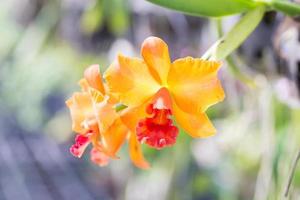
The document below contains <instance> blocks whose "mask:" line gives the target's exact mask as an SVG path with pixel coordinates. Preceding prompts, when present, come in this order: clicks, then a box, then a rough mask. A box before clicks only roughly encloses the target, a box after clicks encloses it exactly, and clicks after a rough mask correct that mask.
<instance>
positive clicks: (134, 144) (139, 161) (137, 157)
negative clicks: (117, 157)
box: [129, 133, 150, 169]
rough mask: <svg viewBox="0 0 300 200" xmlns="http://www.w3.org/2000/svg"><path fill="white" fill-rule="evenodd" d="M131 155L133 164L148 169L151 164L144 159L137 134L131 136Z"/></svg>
mask: <svg viewBox="0 0 300 200" xmlns="http://www.w3.org/2000/svg"><path fill="white" fill-rule="evenodd" d="M129 153H130V158H131V160H132V162H133V163H134V164H135V165H136V166H137V167H139V168H142V169H148V168H149V167H150V165H149V163H148V162H147V161H146V159H145V158H144V155H143V153H142V148H141V145H140V143H139V142H138V141H137V138H136V134H135V133H130V136H129Z"/></svg>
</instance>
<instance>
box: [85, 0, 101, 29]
mask: <svg viewBox="0 0 300 200" xmlns="http://www.w3.org/2000/svg"><path fill="white" fill-rule="evenodd" d="M103 9H104V8H103V1H97V2H96V3H95V5H94V6H92V7H90V8H89V9H88V10H87V11H85V12H84V14H83V15H82V17H81V20H80V25H81V28H82V30H83V31H84V32H85V33H93V32H95V31H96V30H97V29H98V28H99V27H100V26H101V25H102V23H103V15H104V14H103Z"/></svg>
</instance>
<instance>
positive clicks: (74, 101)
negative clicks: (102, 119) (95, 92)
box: [66, 92, 94, 133]
mask: <svg viewBox="0 0 300 200" xmlns="http://www.w3.org/2000/svg"><path fill="white" fill-rule="evenodd" d="M66 104H67V106H68V107H69V109H70V113H71V118H72V130H73V131H74V132H77V133H83V132H85V131H86V129H85V128H84V126H83V122H84V121H85V120H86V119H90V118H93V116H94V111H93V106H92V100H91V98H90V95H89V94H88V93H82V92H76V93H74V94H73V96H72V97H71V98H70V99H68V100H67V101H66Z"/></svg>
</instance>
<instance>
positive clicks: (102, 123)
mask: <svg viewBox="0 0 300 200" xmlns="http://www.w3.org/2000/svg"><path fill="white" fill-rule="evenodd" d="M94 106H95V107H94V109H95V115H96V118H97V121H98V126H99V130H100V132H101V133H102V132H105V131H107V129H108V128H109V127H110V126H111V125H112V124H113V123H114V121H115V120H116V119H117V118H118V117H119V116H118V114H117V112H116V111H115V108H114V104H111V103H109V97H108V96H105V99H104V100H103V101H101V102H100V103H96V104H94Z"/></svg>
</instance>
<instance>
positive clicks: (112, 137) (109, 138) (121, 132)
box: [101, 118, 128, 157]
mask: <svg viewBox="0 0 300 200" xmlns="http://www.w3.org/2000/svg"><path fill="white" fill-rule="evenodd" d="M127 134H128V128H127V127H126V126H125V125H124V124H123V123H122V121H121V119H120V118H119V119H116V120H115V121H114V123H113V124H112V125H111V126H110V127H109V129H108V130H106V131H105V132H102V133H101V136H102V138H101V141H102V144H103V147H104V148H105V150H106V151H108V152H109V154H110V155H112V156H113V157H115V154H116V153H117V152H118V150H119V149H120V147H121V146H122V144H123V143H124V141H125V140H126V136H127Z"/></svg>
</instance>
